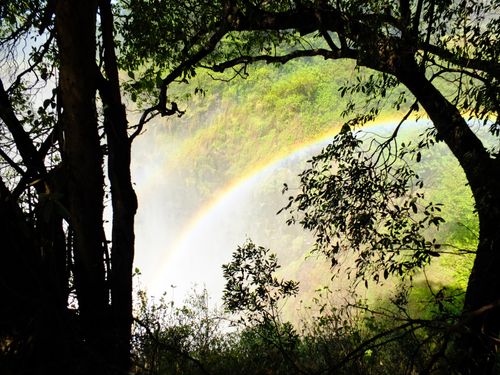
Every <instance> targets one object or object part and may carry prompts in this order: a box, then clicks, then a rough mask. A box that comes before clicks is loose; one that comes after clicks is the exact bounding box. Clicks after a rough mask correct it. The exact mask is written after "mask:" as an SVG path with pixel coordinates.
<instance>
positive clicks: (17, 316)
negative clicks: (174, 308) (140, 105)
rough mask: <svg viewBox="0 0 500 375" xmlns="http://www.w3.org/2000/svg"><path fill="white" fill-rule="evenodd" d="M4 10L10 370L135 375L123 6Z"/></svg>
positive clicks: (6, 6)
mask: <svg viewBox="0 0 500 375" xmlns="http://www.w3.org/2000/svg"><path fill="white" fill-rule="evenodd" d="M0 15H1V18H2V24H0V37H1V38H0V46H1V53H2V55H3V56H2V61H3V62H2V74H1V77H0V78H1V81H0V119H1V125H2V146H1V157H2V158H3V160H2V176H1V177H2V180H1V181H0V190H1V193H0V194H1V198H2V203H1V204H2V208H3V209H2V210H1V212H0V215H1V222H2V226H1V231H2V232H1V234H2V240H3V241H4V243H5V244H6V245H7V246H6V247H4V248H3V250H2V255H1V257H2V264H3V266H4V268H5V269H6V270H7V272H6V273H3V274H2V276H1V286H0V293H1V296H2V299H3V300H4V301H9V303H8V304H6V305H5V304H2V308H1V318H2V322H5V324H3V325H2V331H1V332H0V340H1V342H2V365H3V366H4V367H3V369H2V370H4V371H11V372H12V371H14V372H16V371H21V370H22V371H24V372H28V373H54V371H56V372H61V371H65V372H67V373H90V372H95V371H99V372H100V373H123V372H126V371H128V368H129V366H130V335H131V333H130V330H131V323H132V262H133V255H134V231H133V224H134V215H135V211H136V207H137V201H136V197H135V193H134V190H133V188H132V184H131V180H130V147H131V140H130V138H129V136H128V134H127V128H128V124H127V118H126V114H125V108H124V106H123V104H122V101H121V94H120V86H119V79H118V65H117V58H116V55H115V40H114V38H115V34H114V20H113V17H114V16H113V13H112V8H111V2H110V1H107V0H102V1H101V0H99V1H97V0H93V1H72V2H68V1H58V0H55V1H53V0H49V1H35V0H34V1H16V0H14V1H7V2H3V3H2V4H1V5H0ZM51 88H52V90H51ZM98 98H100V102H99V101H98ZM101 103H102V104H101ZM104 159H106V164H107V167H108V169H107V177H108V179H109V190H110V191H109V192H108V191H107V189H108V187H107V185H106V182H105V179H104V173H105V171H104V169H103V167H104ZM108 194H109V195H110V196H111V206H112V230H111V232H112V233H111V236H112V238H111V241H108V240H107V238H106V234H105V230H104V226H103V225H104V221H103V220H104V218H103V209H104V199H105V197H106V196H107V195H108ZM109 244H110V245H111V247H110V249H108V245H109ZM96 369H99V370H96Z"/></svg>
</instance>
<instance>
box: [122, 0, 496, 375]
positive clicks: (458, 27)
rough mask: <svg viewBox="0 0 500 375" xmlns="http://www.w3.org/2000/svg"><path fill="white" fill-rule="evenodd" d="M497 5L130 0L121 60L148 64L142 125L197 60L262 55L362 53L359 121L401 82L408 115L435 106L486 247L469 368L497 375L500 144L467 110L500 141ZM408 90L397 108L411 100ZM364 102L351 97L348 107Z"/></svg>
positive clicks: (130, 66) (474, 287) (214, 64)
mask: <svg viewBox="0 0 500 375" xmlns="http://www.w3.org/2000/svg"><path fill="white" fill-rule="evenodd" d="M499 5H500V4H499V2H498V1H496V0H494V1H481V0H470V1H468V0H464V1H455V0H448V1H433V0H429V1H424V0H414V1H411V0H399V1H395V0H394V1H389V0H387V1H381V0H372V1H358V0H340V1H328V0H325V1H300V0H299V1H237V0H225V1H224V0H223V1H216V2H210V3H205V2H201V1H188V2H184V3H183V4H182V5H181V4H179V3H178V2H176V1H163V2H148V1H141V0H133V1H132V0H131V1H129V2H126V4H125V7H126V8H128V9H129V14H130V16H129V17H127V18H126V19H125V20H124V23H123V26H124V27H123V33H124V35H125V39H126V40H127V43H128V44H127V45H125V46H124V48H123V53H124V55H123V56H124V59H123V63H124V64H123V66H124V68H125V69H127V70H130V71H131V72H132V71H135V70H137V69H138V68H139V67H140V68H141V74H140V77H139V78H138V79H137V80H135V81H134V80H132V81H131V82H130V83H129V86H128V87H129V89H130V91H131V93H132V99H137V98H140V99H141V100H147V97H145V96H144V89H147V90H149V94H152V95H151V96H150V98H153V104H152V105H151V106H150V107H149V108H147V109H146V110H145V112H144V116H143V118H142V119H141V122H140V123H139V124H138V130H139V129H141V128H142V126H143V125H144V124H145V123H146V122H147V121H148V120H149V119H151V118H152V117H154V116H155V115H158V114H161V115H167V114H171V113H172V112H174V113H175V112H177V111H178V110H177V105H176V104H175V102H174V100H175V98H169V97H168V96H167V88H168V87H169V85H171V84H172V82H174V81H175V80H179V79H180V80H183V81H188V80H189V79H190V78H191V77H193V76H194V75H195V74H196V69H199V68H207V69H210V70H212V71H216V72H223V71H225V70H228V69H232V70H233V72H234V75H235V76H237V75H240V76H244V75H245V74H247V70H246V68H247V66H248V64H251V63H254V62H258V61H262V62H266V63H286V62H287V61H289V60H291V59H294V58H299V57H312V56H320V57H323V58H325V59H332V60H335V59H352V60H354V61H356V63H357V65H358V67H363V68H369V69H371V70H372V75H371V76H370V77H369V78H368V79H367V80H365V81H363V80H362V79H361V78H359V79H358V81H357V82H355V83H354V84H353V85H352V86H350V89H346V90H347V91H349V90H353V91H356V92H363V93H366V94H367V95H368V97H370V98H371V99H372V101H371V103H372V106H371V108H370V110H368V111H365V112H362V113H360V114H359V115H358V116H356V117H355V119H354V120H355V121H352V122H350V124H351V125H353V124H354V125H359V124H360V123H361V124H362V123H364V122H366V121H367V120H370V119H373V118H375V117H376V115H378V113H379V111H380V107H381V104H380V103H381V102H382V100H383V98H385V97H386V96H387V94H388V92H389V91H390V90H391V89H392V88H394V87H395V86H396V85H402V86H403V87H404V88H405V89H406V90H407V92H408V93H409V96H410V97H412V98H414V100H415V102H414V105H412V106H410V108H409V112H408V114H407V116H408V115H409V114H410V113H411V112H417V111H418V110H419V108H420V107H421V108H422V109H423V111H425V113H426V115H427V116H428V117H429V118H430V120H431V121H432V124H433V127H434V132H435V134H434V137H435V140H436V141H443V142H445V143H446V145H447V146H448V147H449V148H450V150H451V151H452V153H453V155H454V156H455V157H456V159H457V160H458V161H459V163H460V165H461V167H462V168H463V170H464V172H465V175H466V177H467V181H468V183H469V185H470V188H471V191H472V194H473V197H474V200H475V208H476V210H477V212H478V216H479V223H480V224H479V225H480V234H479V245H478V247H477V251H476V258H475V263H474V267H473V270H472V273H471V275H470V278H469V283H468V287H467V292H466V297H465V305H464V307H463V314H462V319H463V325H462V328H463V332H462V333H461V335H460V338H459V340H458V342H459V346H460V347H461V350H462V355H461V358H462V359H463V362H464V363H463V366H462V367H461V368H462V370H463V372H464V373H491V372H492V371H494V370H493V366H494V362H495V358H496V356H497V354H496V353H497V342H498V336H499V333H500V314H499V313H498V310H499V303H500V288H499V286H500V273H499V272H498V271H497V270H498V268H499V267H500V235H499V233H500V230H499V228H498V223H499V222H500V220H499V219H500V205H499V202H500V182H499V181H500V179H498V177H497V176H498V175H499V172H500V163H499V158H498V149H497V148H495V149H493V150H491V149H488V148H487V147H486V146H485V145H484V144H483V142H482V141H481V139H480V138H479V137H478V136H477V135H476V134H475V133H474V132H473V131H472V130H471V128H470V127H469V125H468V123H467V119H472V118H475V119H478V120H479V121H481V122H482V124H483V125H484V126H487V127H488V126H489V130H490V132H491V133H492V134H493V135H494V136H495V137H496V139H498V136H499V129H500V127H499V126H500V123H499V120H498V118H499V117H498V114H499V108H500V106H499V102H500V91H499V89H498V82H499V74H500V64H499V62H498V61H499V53H500V44H499V40H498V31H499V29H500V19H499V18H498V9H499ZM138 9H141V12H140V13H139V12H137V10H138ZM150 19H155V22H154V23H150V22H147V20H150ZM144 24H146V25H147V27H142V25H144ZM157 35H161V38H160V39H158V38H156V37H155V36H157ZM360 76H361V73H360ZM443 82H446V84H444V85H443ZM345 92H346V91H345ZM141 95H142V96H141ZM401 98H404V97H398V98H397V99H396V100H395V102H394V105H396V106H399V105H401V101H402V99H401ZM374 99H375V100H374ZM169 104H170V107H168V106H167V105H169ZM373 104H374V105H373ZM354 109H356V108H355V106H354V104H352V105H350V106H349V108H347V112H350V113H352V112H353V110H354ZM407 116H405V117H404V118H406V117H407ZM398 128H399V127H398ZM396 136H397V131H396V132H395V134H394V137H396ZM422 145H425V142H423V143H422Z"/></svg>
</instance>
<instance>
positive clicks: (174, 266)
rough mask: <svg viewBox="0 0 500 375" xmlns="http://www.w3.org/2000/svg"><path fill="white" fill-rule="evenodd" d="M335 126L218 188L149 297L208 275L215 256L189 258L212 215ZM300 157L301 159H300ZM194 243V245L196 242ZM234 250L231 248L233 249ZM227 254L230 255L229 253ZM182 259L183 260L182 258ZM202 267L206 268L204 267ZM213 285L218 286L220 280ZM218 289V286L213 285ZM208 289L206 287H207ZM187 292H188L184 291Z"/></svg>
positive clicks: (316, 145)
mask: <svg viewBox="0 0 500 375" xmlns="http://www.w3.org/2000/svg"><path fill="white" fill-rule="evenodd" d="M395 124H397V120H396V119H393V118H389V119H385V120H384V121H378V122H376V123H372V124H370V125H369V126H370V127H389V126H395ZM338 130H339V127H338V126H337V127H335V128H334V129H332V130H330V131H328V132H326V133H323V134H321V135H320V136H318V137H317V138H315V139H313V140H309V141H307V142H304V143H301V144H299V145H297V146H296V147H295V148H294V150H293V151H292V152H288V153H282V154H279V155H277V156H275V157H273V158H272V159H271V160H268V161H267V162H263V163H261V164H259V165H257V166H254V168H252V170H250V171H249V172H248V173H246V174H245V175H244V176H242V177H240V178H238V179H236V180H234V181H232V182H231V183H229V184H228V185H227V186H226V187H225V188H224V189H222V190H221V191H220V192H219V193H218V194H217V195H216V196H215V197H214V198H213V199H212V200H210V201H209V202H207V203H206V204H205V205H204V206H203V207H202V208H201V209H200V210H199V211H198V212H197V213H196V214H195V215H194V216H193V217H192V219H191V220H190V221H189V223H188V224H187V225H186V226H185V227H184V228H183V229H182V230H181V232H180V233H179V235H178V236H177V240H176V241H175V243H174V245H173V246H172V250H171V251H168V252H167V253H166V254H165V255H163V256H162V258H161V259H159V261H158V263H157V264H158V267H157V269H158V271H159V272H158V273H157V274H156V275H155V277H154V278H153V279H152V283H151V285H150V289H149V290H148V291H149V292H150V294H152V295H160V294H161V293H162V292H164V291H165V290H166V287H167V286H170V285H172V284H174V283H177V282H178V281H180V280H183V279H184V278H185V277H186V276H187V274H188V273H190V274H194V275H195V276H196V275H197V276H201V275H203V274H207V273H209V272H210V270H208V269H207V268H206V267H208V264H209V263H211V262H215V259H212V258H217V259H218V258H220V257H219V256H218V255H217V254H213V253H212V252H210V254H207V253H205V254H203V253H201V255H200V254H198V253H197V255H196V260H198V258H199V257H200V256H201V257H202V258H204V261H203V260H201V261H200V262H201V263H202V265H201V266H195V262H194V259H193V258H192V253H191V252H192V251H193V249H192V248H193V247H202V248H205V246H206V243H205V242H206V241H208V240H207V236H210V233H204V232H203V228H206V227H208V226H209V225H211V224H213V220H214V218H215V217H216V214H217V213H218V214H221V213H222V212H223V211H224V209H227V208H230V207H231V206H234V205H235V204H237V203H238V197H241V196H242V195H243V194H245V193H248V192H249V191H251V189H252V187H254V186H255V185H256V184H257V183H258V182H259V181H261V180H262V179H263V178H265V177H266V176H269V175H270V174H271V173H272V172H273V171H274V170H276V168H278V167H279V166H280V165H281V164H282V163H285V162H286V161H290V160H295V159H297V160H300V159H301V160H302V161H305V159H306V158H309V157H310V155H311V153H312V152H313V151H315V150H319V149H320V148H321V147H322V146H323V147H324V146H326V145H327V144H328V142H329V141H331V140H332V139H333V137H334V136H335V135H336V134H337V133H338ZM301 156H302V158H300V157H301ZM196 241H198V242H196ZM234 249H235V248H232V249H231V252H232V250H234ZM229 255H230V254H229ZM183 258H184V259H183ZM219 261H220V263H218V264H219V267H220V265H221V264H222V263H223V262H224V261H227V259H221V260H219ZM204 266H206V267H204ZM218 281H219V282H218V283H216V284H220V280H218ZM215 287H216V288H219V287H220V285H216V286H215ZM207 288H208V287H207ZM208 289H209V291H210V292H211V294H214V295H215V296H217V292H215V293H214V292H213V291H211V290H210V288H208ZM185 292H186V293H187V292H188V290H187V289H186V290H185Z"/></svg>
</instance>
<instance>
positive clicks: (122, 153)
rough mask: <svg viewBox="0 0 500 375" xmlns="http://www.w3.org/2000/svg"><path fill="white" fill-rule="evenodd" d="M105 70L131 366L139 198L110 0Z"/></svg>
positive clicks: (118, 284) (117, 250) (116, 307)
mask: <svg viewBox="0 0 500 375" xmlns="http://www.w3.org/2000/svg"><path fill="white" fill-rule="evenodd" d="M99 7H100V10H101V12H100V14H101V21H102V31H103V45H104V70H105V73H106V79H105V80H104V79H103V80H102V84H101V88H100V92H101V97H102V100H103V102H104V107H105V112H104V116H105V119H104V126H105V131H106V137H107V140H108V176H109V180H110V183H111V197H112V198H111V199H112V206H113V230H112V251H111V300H112V322H113V325H114V326H113V330H114V339H115V343H114V345H115V350H114V356H115V363H116V364H117V365H118V366H119V367H120V368H121V369H124V370H127V369H128V368H129V366H130V350H131V346H130V343H131V326H132V266H133V261H134V216H135V213H136V210H137V198H136V195H135V192H134V189H133V187H132V182H131V177H130V158H131V155H130V152H131V142H130V140H129V138H128V134H127V125H128V124H127V117H126V113H125V107H124V105H123V104H122V102H121V95H120V85H119V79H118V67H117V60H116V55H115V51H114V48H115V46H114V41H113V14H112V12H111V4H110V1H109V0H100V2H99Z"/></svg>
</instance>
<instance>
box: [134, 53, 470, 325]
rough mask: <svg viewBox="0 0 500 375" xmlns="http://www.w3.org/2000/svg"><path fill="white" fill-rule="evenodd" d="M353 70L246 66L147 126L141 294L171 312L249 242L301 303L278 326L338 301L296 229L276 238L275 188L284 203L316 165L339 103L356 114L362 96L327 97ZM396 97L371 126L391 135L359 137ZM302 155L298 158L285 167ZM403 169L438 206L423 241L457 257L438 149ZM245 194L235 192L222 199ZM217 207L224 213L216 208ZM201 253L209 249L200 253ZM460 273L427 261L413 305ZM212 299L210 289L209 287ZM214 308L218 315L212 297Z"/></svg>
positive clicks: (450, 194)
mask: <svg viewBox="0 0 500 375" xmlns="http://www.w3.org/2000/svg"><path fill="white" fill-rule="evenodd" d="M354 69H355V67H354V66H352V65H351V64H348V63H336V64H332V63H331V62H328V63H325V62H323V61H322V60H304V61H297V62H294V63H290V64H287V65H285V66H282V67H275V66H271V65H262V66H258V67H256V68H254V69H252V70H251V71H250V74H249V75H248V77H246V79H242V78H241V77H236V78H234V79H232V80H229V81H222V80H220V77H219V78H218V79H212V77H209V76H208V75H205V74H203V73H200V74H199V75H198V77H197V79H196V80H195V81H194V82H193V83H192V85H191V86H186V85H180V86H179V87H178V90H179V93H178V97H179V105H180V106H181V107H182V108H183V110H185V111H186V113H185V115H184V116H183V117H182V118H168V119H164V120H161V121H159V122H156V123H153V124H150V125H149V128H148V130H147V131H146V133H145V134H144V135H142V136H141V137H140V139H139V140H138V142H137V145H135V147H136V149H135V151H136V152H135V160H136V164H135V165H136V176H138V179H137V188H138V191H139V194H140V199H141V205H140V211H139V216H138V225H139V228H138V244H139V245H138V255H137V258H138V267H139V268H140V269H141V270H142V271H143V275H144V276H143V278H144V282H145V285H146V286H147V287H150V289H151V290H153V291H154V293H155V294H156V295H158V294H159V293H160V292H161V291H167V292H168V293H172V294H173V297H175V299H176V300H177V301H179V300H181V299H182V296H184V295H185V294H183V292H182V291H181V290H184V293H185V291H186V290H188V289H189V288H190V287H191V283H192V282H193V279H190V282H189V285H183V287H181V288H179V286H180V285H182V284H183V283H187V281H185V280H183V279H182V277H183V276H182V275H183V274H188V273H190V272H191V273H193V274H198V275H200V279H199V281H197V282H198V288H200V287H202V286H203V284H204V283H205V281H203V280H205V279H206V278H214V279H218V280H219V279H221V270H220V266H221V265H222V263H223V262H225V261H228V259H229V256H230V254H231V252H232V251H234V250H235V248H236V245H237V244H241V243H243V242H244V241H245V240H246V239H247V238H249V237H250V238H251V239H252V240H253V241H254V242H256V243H257V244H259V245H262V246H265V247H268V248H270V249H272V251H274V252H276V253H277V254H278V257H279V260H280V263H281V264H282V266H283V267H282V269H281V271H280V273H281V274H282V275H284V276H286V277H287V278H291V279H295V280H299V281H300V288H301V294H300V295H299V297H298V298H297V299H295V300H294V301H291V302H289V303H288V307H287V309H286V311H287V314H288V316H291V315H294V314H295V313H294V311H296V310H297V309H299V307H300V306H303V305H304V304H305V305H307V304H310V303H311V301H312V299H313V297H314V296H315V295H316V290H318V289H321V288H322V287H323V286H325V285H330V286H331V288H333V289H335V288H337V289H338V288H340V287H341V286H342V283H344V282H346V280H344V281H342V280H336V282H337V284H333V285H332V284H331V280H330V279H331V277H332V272H331V270H330V268H329V261H328V260H327V259H325V258H324V257H323V256H322V255H321V254H310V249H311V246H312V243H313V240H314V239H313V236H312V235H311V233H308V232H306V231H304V230H303V229H302V228H301V227H300V225H299V224H296V225H294V226H291V227H289V226H287V225H286V224H285V221H286V219H287V218H288V217H287V214H286V213H281V214H280V215H278V216H277V215H276V213H277V211H278V210H279V209H280V208H282V207H283V206H284V205H285V204H286V201H287V196H283V195H282V193H281V190H282V187H283V183H287V184H289V185H290V186H291V187H292V193H293V188H296V187H298V183H299V182H298V178H297V175H298V174H299V173H300V172H301V170H302V169H304V168H305V167H306V165H307V164H306V160H307V159H309V158H310V157H311V156H312V155H313V154H315V153H318V152H319V151H320V150H321V148H322V147H324V146H325V145H326V144H327V139H328V138H329V137H332V136H333V135H334V134H335V133H336V132H337V131H338V130H339V129H340V126H341V124H342V123H343V121H345V118H343V117H342V111H343V109H344V108H345V106H346V105H347V103H348V102H350V101H351V102H355V103H357V104H358V105H361V106H362V105H363V100H364V99H363V97H362V96H357V95H356V94H350V95H346V96H344V97H341V95H340V93H339V91H340V90H341V87H343V86H344V85H345V84H347V81H348V80H350V79H351V78H352V75H353V74H354V73H353V70H354ZM325 77H330V79H328V78H327V79H325ZM225 78H228V77H227V76H226V77H225ZM193 88H201V89H203V94H201V95H200V94H197V95H194V96H192V95H189V96H188V95H186V93H189V92H191V91H193V90H194V89H193ZM197 91H198V90H197ZM398 95H399V91H398V90H395V92H394V94H393V95H392V97H391V96H390V95H389V97H388V98H387V99H385V109H384V111H383V112H382V114H381V115H380V121H379V123H392V125H388V126H389V127H388V128H380V127H375V128H367V129H369V132H373V133H374V134H380V135H387V134H388V132H390V126H395V124H396V122H398V121H399V119H401V118H402V117H403V115H404V112H403V109H404V108H405V105H403V106H402V109H400V110H399V111H397V110H396V109H395V108H393V107H392V106H391V105H390V103H391V100H393V99H394V98H395V97H396V96H398ZM419 124H420V125H418V126H416V125H415V122H414V121H413V120H412V121H408V124H407V125H406V126H405V127H404V134H406V135H405V137H406V138H407V139H408V138H410V135H411V136H416V135H418V134H420V133H423V132H424V130H425V129H426V126H425V125H424V124H425V122H424V121H420V122H419ZM369 125H370V124H369ZM403 139H404V138H403ZM305 149H307V151H304V152H303V154H301V156H300V157H299V156H297V155H296V152H297V151H299V150H305ZM293 155H295V156H293ZM143 165H144V166H146V165H147V166H148V167H147V168H143V167H142V166H143ZM151 165H154V167H149V166H151ZM149 168H151V170H149ZM415 168H416V169H417V171H418V172H419V173H420V174H421V175H423V176H424V180H425V186H426V195H427V197H426V198H427V199H428V200H429V201H434V202H441V203H443V204H444V207H443V217H444V218H445V220H446V223H445V224H444V225H443V226H442V227H441V230H440V231H439V232H437V233H434V235H435V236H436V238H438V239H439V241H441V242H444V243H451V244H453V246H456V247H457V248H458V247H462V248H464V249H465V248H466V249H472V248H473V247H474V246H475V241H476V238H477V223H476V217H475V215H474V214H473V210H472V201H471V198H470V191H469V189H468V187H467V186H466V184H465V177H464V176H463V173H462V172H461V170H460V168H459V166H458V163H456V162H455V161H454V159H453V157H452V156H451V155H450V153H449V152H448V151H447V150H446V147H445V146H444V145H442V144H437V145H435V146H433V147H432V148H430V149H429V150H427V151H426V152H425V153H424V156H423V158H422V161H421V163H419V164H418V165H416V166H415ZM264 170H268V172H266V173H267V175H266V174H265V173H262V171H264ZM269 171H270V172H269ZM146 175H147V176H149V177H147V176H146ZM255 176H260V177H259V181H258V183H256V182H252V183H251V186H250V185H249V182H245V181H247V180H249V179H250V178H251V177H255ZM457 180H459V181H462V182H460V183H457ZM245 184H247V185H248V186H247V188H246V189H247V190H244V192H243V190H242V191H240V192H237V193H235V192H234V191H237V190H238V189H241V188H242V186H243V185H245ZM238 186H239V187H238ZM231 191H233V193H232V194H233V195H234V194H238V195H237V196H236V195H235V196H234V197H233V198H231V199H233V201H231V202H233V203H224V202H223V201H224V199H226V198H224V197H225V196H227V195H229V193H230V192H231ZM226 200H227V199H226ZM149 202H151V203H149ZM224 204H226V205H230V206H231V209H228V208H220V207H225V206H224ZM217 205H219V206H220V207H219V208H217V210H219V211H220V210H225V211H220V212H219V213H218V214H216V213H214V211H216V209H215V208H214V207H216V206H217ZM217 215H218V216H217ZM203 220H205V222H207V221H209V222H211V224H212V225H215V227H220V226H224V227H226V228H227V229H226V230H225V232H224V235H221V237H220V238H219V237H217V238H218V239H211V238H209V237H210V236H212V235H214V236H215V234H214V229H211V230H207V229H205V232H204V231H203V230H202V229H201V226H202V224H200V223H201V222H203ZM214 223H215V224H214ZM204 225H206V224H204ZM179 233H181V235H179ZM189 236H191V239H188V238H189ZM238 236H239V237H238ZM152 238H154V239H155V240H154V242H152V241H151V239H152ZM193 238H195V239H193ZM214 238H215V237H214ZM211 242H215V244H213V245H210V244H211ZM179 249H183V250H182V251H184V252H189V251H192V252H193V253H192V254H198V255H197V256H196V257H200V255H199V254H203V256H201V258H203V257H205V258H206V259H207V260H206V262H205V263H204V266H205V267H207V264H208V263H210V267H209V268H205V269H203V271H200V270H197V268H196V267H195V266H194V265H193V264H194V263H193V258H192V257H193V255H186V256H185V257H186V260H185V261H184V263H182V262H181V261H180V260H178V259H180V258H182V254H176V255H175V257H174V255H173V253H174V252H177V253H181V252H182V251H181V250H179ZM144 254H147V255H144ZM174 258H175V259H177V260H176V261H174V260H173V259H174ZM169 262H178V263H176V266H175V267H174V268H175V269H176V270H178V272H179V273H175V275H176V277H172V278H169V277H168V275H167V274H168V273H169V272H176V271H172V268H168V266H166V264H168V263H169ZM179 262H180V263H179ZM217 262H218V263H217ZM181 265H182V266H181ZM470 266H471V258H470V257H469V258H467V257H466V258H457V257H456V256H442V257H440V258H438V259H436V260H435V262H434V264H433V266H432V267H431V268H430V269H429V270H427V273H426V274H425V275H424V274H420V275H416V276H415V285H416V286H417V287H416V288H415V292H414V295H415V298H416V299H418V298H421V299H424V300H425V296H426V295H427V294H428V293H429V290H428V289H429V285H431V284H432V287H433V288H434V289H435V290H440V288H443V287H448V288H451V289H453V290H457V291H460V290H462V291H463V290H464V288H465V286H466V279H467V271H468V269H469V268H470ZM182 268H186V269H185V270H182ZM191 268H192V269H191ZM190 269H191V270H190ZM200 272H201V274H203V276H204V277H205V279H202V278H201V274H200ZM211 273H214V274H213V276H212V275H211ZM426 277H427V278H428V279H427V280H426ZM341 279H342V278H341ZM166 280H171V281H169V282H167V281H166ZM194 281H196V280H194ZM339 282H340V284H339ZM200 284H201V285H200ZM153 285H154V286H153ZM389 285H392V284H391V282H389ZM392 286H393V285H392ZM217 287H218V288H220V287H221V281H218V283H217ZM419 287H420V288H421V289H419ZM177 288H179V289H177ZM176 289H177V290H176ZM434 289H433V290H434ZM374 290H376V288H375V289H374ZM374 290H373V291H371V292H363V293H362V294H363V295H365V296H366V298H368V299H371V298H374V296H377V295H379V293H380V292H376V291H374ZM379 290H380V289H379ZM381 290H384V291H387V290H388V289H387V288H386V287H383V288H382V289H381ZM209 292H210V288H209ZM340 297H342V295H341V296H340ZM214 298H215V300H216V302H217V303H220V301H219V300H218V298H220V294H219V292H216V293H215V296H214ZM301 301H302V302H303V303H302V302H301ZM290 314H291V315H290Z"/></svg>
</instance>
